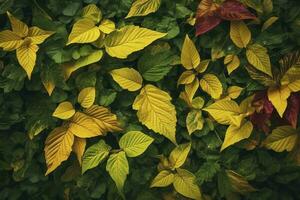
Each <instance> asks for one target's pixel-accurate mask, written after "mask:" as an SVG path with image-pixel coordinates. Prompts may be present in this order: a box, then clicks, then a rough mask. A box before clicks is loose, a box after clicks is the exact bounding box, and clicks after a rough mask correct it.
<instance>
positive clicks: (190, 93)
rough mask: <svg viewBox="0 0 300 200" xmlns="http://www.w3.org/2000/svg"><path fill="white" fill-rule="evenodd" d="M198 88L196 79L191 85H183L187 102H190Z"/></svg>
mask: <svg viewBox="0 0 300 200" xmlns="http://www.w3.org/2000/svg"><path fill="white" fill-rule="evenodd" d="M198 88H199V80H198V78H195V79H194V81H193V82H192V83H190V84H187V85H185V87H184V90H185V92H186V95H187V96H188V99H189V101H192V99H193V98H194V95H195V94H196V92H197V90H198Z"/></svg>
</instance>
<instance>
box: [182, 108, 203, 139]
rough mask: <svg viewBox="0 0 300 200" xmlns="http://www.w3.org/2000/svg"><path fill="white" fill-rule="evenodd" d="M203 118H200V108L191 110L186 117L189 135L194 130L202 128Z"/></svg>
mask: <svg viewBox="0 0 300 200" xmlns="http://www.w3.org/2000/svg"><path fill="white" fill-rule="evenodd" d="M203 124H204V120H203V118H202V112H201V111H200V110H192V111H190V112H189V113H188V115H187V117H186V127H187V129H188V132H189V134H190V135H191V134H192V133H193V132H195V131H196V130H202V128H203Z"/></svg>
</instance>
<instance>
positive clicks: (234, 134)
mask: <svg viewBox="0 0 300 200" xmlns="http://www.w3.org/2000/svg"><path fill="white" fill-rule="evenodd" d="M252 130H253V125H252V123H251V122H250V121H247V122H245V123H244V124H242V125H241V126H240V127H238V126H235V125H230V126H229V127H228V128H227V130H226V134H225V139H224V142H223V144H222V147H221V151H223V150H224V149H226V148H227V147H229V146H231V145H233V144H235V143H237V142H239V141H241V140H243V139H246V138H248V137H250V135H251V133H252Z"/></svg>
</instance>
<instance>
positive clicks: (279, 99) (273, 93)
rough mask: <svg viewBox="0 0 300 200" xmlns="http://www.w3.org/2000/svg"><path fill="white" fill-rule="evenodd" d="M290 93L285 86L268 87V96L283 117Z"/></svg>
mask: <svg viewBox="0 0 300 200" xmlns="http://www.w3.org/2000/svg"><path fill="white" fill-rule="evenodd" d="M290 94H291V91H290V89H289V88H288V87H287V86H282V87H271V88H269V89H268V98H269V100H270V101H271V102H272V104H273V106H274V107H275V108H276V110H277V112H278V114H279V115H280V117H283V113H284V111H285V110H286V108H287V99H288V98H289V96H290Z"/></svg>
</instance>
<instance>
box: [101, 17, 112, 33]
mask: <svg viewBox="0 0 300 200" xmlns="http://www.w3.org/2000/svg"><path fill="white" fill-rule="evenodd" d="M115 29H116V25H115V23H114V22H113V21H111V20H109V19H104V20H102V21H101V23H100V25H99V30H100V31H102V32H103V33H105V34H109V33H111V32H113V31H114V30H115Z"/></svg>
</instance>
